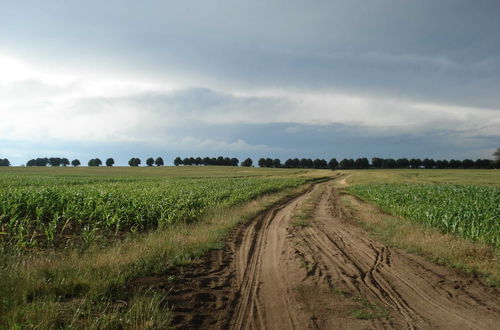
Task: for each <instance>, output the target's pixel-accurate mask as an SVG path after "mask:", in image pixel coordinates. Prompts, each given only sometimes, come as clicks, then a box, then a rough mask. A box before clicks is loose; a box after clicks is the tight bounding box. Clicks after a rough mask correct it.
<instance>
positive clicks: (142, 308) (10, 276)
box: [0, 186, 307, 329]
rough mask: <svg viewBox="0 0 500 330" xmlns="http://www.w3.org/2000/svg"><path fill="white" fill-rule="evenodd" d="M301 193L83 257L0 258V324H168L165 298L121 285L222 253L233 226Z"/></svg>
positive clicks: (270, 197)
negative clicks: (212, 252)
mask: <svg viewBox="0 0 500 330" xmlns="http://www.w3.org/2000/svg"><path fill="white" fill-rule="evenodd" d="M306 188H307V186H301V187H299V188H293V189H287V190H284V191H282V192H279V193H275V194H271V195H266V196H263V197H260V198H257V199H256V200H254V201H251V202H248V203H245V204H242V205H239V206H236V207H231V208H219V209H216V210H214V211H211V212H210V213H208V214H206V215H205V216H203V217H202V219H200V221H199V222H196V223H192V224H186V223H178V224H174V225H172V226H170V227H168V228H166V229H163V230H158V231H155V232H151V233H147V234H137V235H132V236H130V237H128V238H127V239H125V240H123V241H119V242H116V243H114V244H112V245H108V246H102V245H96V246H93V247H91V248H89V249H87V250H85V251H83V252H82V251H76V250H75V251H55V252H54V251H53V252H50V251H42V252H40V253H37V254H33V255H24V256H9V255H8V254H7V253H4V254H3V255H2V256H1V257H2V258H3V260H2V263H1V265H0V266H1V268H0V278H1V279H2V281H1V282H0V324H2V325H3V326H5V327H6V328H19V329H21V328H23V329H25V328H37V329H39V328H42V329H45V328H75V329H78V328H91V329H92V328H95V329H97V328H98V329H106V328H109V329H121V328H126V329H139V328H140V329H147V328H150V329H157V328H165V327H167V325H168V323H169V318H170V316H169V307H168V306H167V304H166V303H165V297H164V296H163V295H162V294H161V293H160V291H155V290H154V289H148V290H144V289H141V290H137V291H130V290H127V286H126V284H127V283H128V282H130V281H131V280H133V279H135V278H139V277H145V276H151V275H165V276H168V275H167V273H168V269H171V268H172V267H179V266H182V265H184V264H188V263H190V262H192V261H193V260H195V259H196V258H198V257H200V256H202V255H203V254H204V253H205V252H206V251H208V250H210V249H214V248H221V247H223V245H224V238H225V236H226V235H227V233H228V232H229V231H230V230H231V229H232V228H233V227H234V226H236V225H237V224H238V223H241V222H242V221H246V220H248V219H250V218H251V217H253V216H255V215H256V214H257V213H258V212H261V211H262V210H264V209H266V208H268V207H270V206H271V205H273V204H275V203H277V202H279V201H281V200H283V199H285V198H288V197H289V196H291V195H294V194H297V193H299V192H300V191H303V190H305V189H306ZM171 276H173V275H171ZM172 280H174V278H172Z"/></svg>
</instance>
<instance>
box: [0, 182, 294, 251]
mask: <svg viewBox="0 0 500 330" xmlns="http://www.w3.org/2000/svg"><path fill="white" fill-rule="evenodd" d="M39 183H40V182H36V184H35V185H34V186H25V187H20V186H18V185H17V184H16V185H12V186H6V185H3V186H2V189H1V190H0V241H2V242H3V244H9V245H11V244H15V245H17V246H23V247H26V246H35V245H40V244H43V245H46V246H52V245H58V244H61V243H62V242H63V241H66V242H68V241H69V240H71V239H75V238H77V239H79V240H83V241H86V240H88V239H91V238H93V237H95V235H96V234H98V235H119V234H123V233H124V232H137V231H145V230H150V229H155V228H158V227H162V226H165V225H168V224H172V223H175V222H179V221H186V222H189V221H193V220H196V219H197V218H199V217H200V216H201V215H202V214H204V213H205V212H206V211H208V210H210V209H212V208H215V207H226V206H230V205H235V204H237V203H240V202H243V201H247V200H250V199H252V198H255V197H257V196H259V195H262V194H265V193H270V192H274V191H278V190H281V189H283V188H286V187H292V186H297V185H299V184H301V183H303V180H301V179H290V178H287V179H284V178H217V179H206V178H203V179H169V180H165V179H162V180H154V181H153V180H144V181H141V182H105V183H90V182H88V183H87V182H85V184H79V185H78V184H75V183H72V184H68V185H61V184H60V182H57V181H53V182H51V181H50V180H49V181H46V184H45V185H40V184H39Z"/></svg>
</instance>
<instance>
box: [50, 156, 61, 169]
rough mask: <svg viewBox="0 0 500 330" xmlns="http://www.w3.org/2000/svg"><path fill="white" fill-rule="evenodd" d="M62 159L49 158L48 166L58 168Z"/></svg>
mask: <svg viewBox="0 0 500 330" xmlns="http://www.w3.org/2000/svg"><path fill="white" fill-rule="evenodd" d="M61 162H62V159H61V158H59V157H50V158H49V165H50V166H52V167H58V166H60V165H61Z"/></svg>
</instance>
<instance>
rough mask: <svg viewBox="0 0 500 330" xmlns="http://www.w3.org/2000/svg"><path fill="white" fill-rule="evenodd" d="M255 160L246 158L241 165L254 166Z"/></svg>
mask: <svg viewBox="0 0 500 330" xmlns="http://www.w3.org/2000/svg"><path fill="white" fill-rule="evenodd" d="M252 164H253V161H252V159H251V158H247V159H245V160H244V161H243V162H242V163H241V166H243V167H252Z"/></svg>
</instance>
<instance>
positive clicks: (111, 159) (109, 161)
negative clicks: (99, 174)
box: [106, 158, 115, 167]
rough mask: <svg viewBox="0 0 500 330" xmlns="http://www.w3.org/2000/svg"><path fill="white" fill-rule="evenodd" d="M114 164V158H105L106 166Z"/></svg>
mask: <svg viewBox="0 0 500 330" xmlns="http://www.w3.org/2000/svg"><path fill="white" fill-rule="evenodd" d="M113 165H115V160H114V159H113V158H108V159H106V166H108V167H111V166H113Z"/></svg>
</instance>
